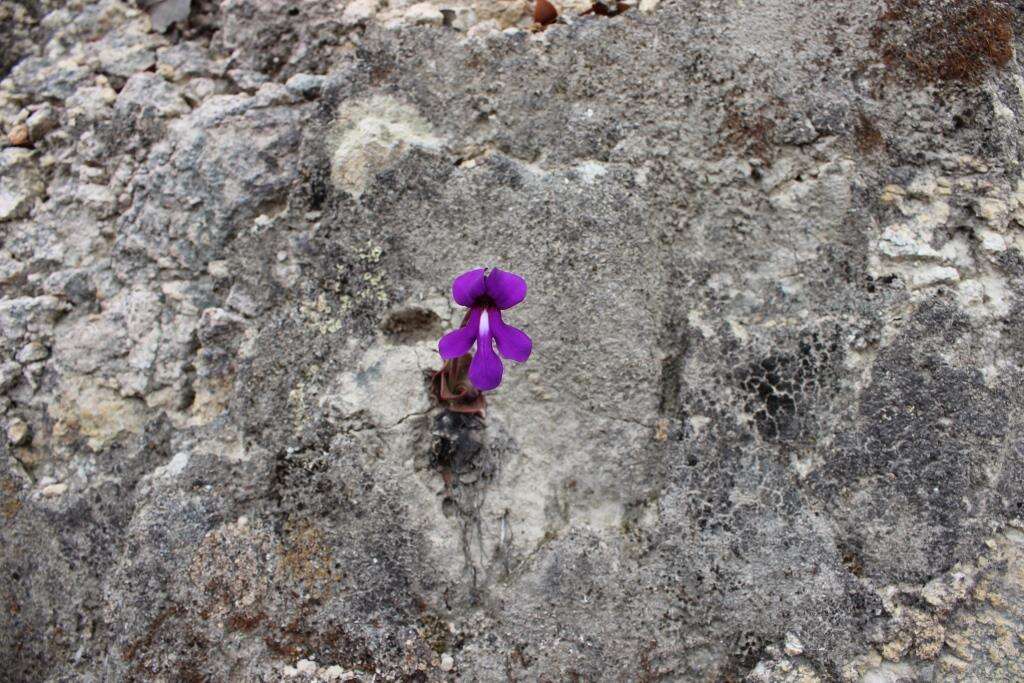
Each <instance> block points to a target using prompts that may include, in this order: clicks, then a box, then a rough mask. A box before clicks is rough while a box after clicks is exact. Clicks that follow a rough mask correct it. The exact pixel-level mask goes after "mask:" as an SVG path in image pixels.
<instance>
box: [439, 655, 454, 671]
mask: <svg viewBox="0 0 1024 683" xmlns="http://www.w3.org/2000/svg"><path fill="white" fill-rule="evenodd" d="M454 668H455V658H454V657H452V656H451V655H450V654H448V653H447V652H445V653H444V654H443V655H441V671H451V670H452V669H454Z"/></svg>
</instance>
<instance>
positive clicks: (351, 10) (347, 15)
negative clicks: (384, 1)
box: [341, 0, 380, 28]
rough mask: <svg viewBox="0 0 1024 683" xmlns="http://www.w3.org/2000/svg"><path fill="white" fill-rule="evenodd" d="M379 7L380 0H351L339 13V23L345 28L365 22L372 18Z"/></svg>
mask: <svg viewBox="0 0 1024 683" xmlns="http://www.w3.org/2000/svg"><path fill="white" fill-rule="evenodd" d="M379 7H380V0H352V1H351V2H349V3H348V5H347V6H346V7H345V11H344V12H342V13H341V23H342V25H343V26H345V27H346V28H351V27H352V26H358V25H360V24H365V23H366V22H368V21H369V20H370V19H373V17H374V15H375V14H377V9H378V8H379Z"/></svg>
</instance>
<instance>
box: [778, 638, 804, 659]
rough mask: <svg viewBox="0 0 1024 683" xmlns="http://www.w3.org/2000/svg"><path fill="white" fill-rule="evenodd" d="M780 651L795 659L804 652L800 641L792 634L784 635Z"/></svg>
mask: <svg viewBox="0 0 1024 683" xmlns="http://www.w3.org/2000/svg"><path fill="white" fill-rule="evenodd" d="M782 649H783V650H784V651H785V653H786V654H787V655H789V656H790V657H796V656H798V655H801V654H803V652H804V644H803V643H801V642H800V639H799V638H797V636H796V634H794V633H787V634H786V642H785V644H784V645H783V648H782Z"/></svg>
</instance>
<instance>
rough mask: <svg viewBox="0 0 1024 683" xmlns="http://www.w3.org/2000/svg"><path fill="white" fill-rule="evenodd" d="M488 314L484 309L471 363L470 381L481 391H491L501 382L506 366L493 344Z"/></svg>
mask: <svg viewBox="0 0 1024 683" xmlns="http://www.w3.org/2000/svg"><path fill="white" fill-rule="evenodd" d="M488 317H489V316H488V314H487V312H486V311H484V313H483V315H482V316H481V317H480V327H479V328H478V329H479V337H478V338H477V342H476V353H475V354H473V361H472V362H471V363H470V364H469V381H470V382H472V383H473V386H475V387H476V388H477V389H479V390H480V391H490V390H491V389H494V388H496V387H497V386H498V385H499V384H501V373H502V372H503V371H504V368H503V367H502V365H501V359H500V358H498V354H496V353H495V352H494V348H493V347H492V346H491V331H490V329H489V321H488Z"/></svg>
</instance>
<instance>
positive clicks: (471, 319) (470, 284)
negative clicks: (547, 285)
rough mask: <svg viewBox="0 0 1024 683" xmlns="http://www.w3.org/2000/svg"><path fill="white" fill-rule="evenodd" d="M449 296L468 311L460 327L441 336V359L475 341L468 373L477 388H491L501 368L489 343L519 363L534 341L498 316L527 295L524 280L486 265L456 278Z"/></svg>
mask: <svg viewBox="0 0 1024 683" xmlns="http://www.w3.org/2000/svg"><path fill="white" fill-rule="evenodd" d="M452 297H453V298H454V299H455V302H456V303H457V304H459V305H460V306H465V307H466V308H468V309H469V311H467V312H466V316H465V318H463V320H462V326H461V327H460V328H459V329H457V330H454V331H452V332H449V333H448V334H446V335H444V336H443V337H441V341H440V342H439V343H438V345H437V349H438V351H440V353H441V358H443V359H444V360H445V361H452V360H454V359H456V358H459V357H461V356H464V355H466V354H467V353H469V352H470V350H471V349H472V348H473V344H474V343H475V344H476V353H475V354H474V355H473V360H472V361H470V363H469V370H468V373H467V374H468V377H469V381H470V382H471V383H472V384H473V386H474V387H476V388H477V389H478V390H479V391H490V390H491V389H494V388H496V387H497V386H498V385H499V384H501V376H502V372H503V371H504V368H503V366H502V364H501V359H500V358H498V354H496V353H495V352H494V347H493V346H492V342H493V343H494V344H497V346H498V352H499V353H501V355H502V356H504V357H505V358H508V359H509V360H514V361H517V362H520V363H522V362H524V361H525V360H526V359H527V358H529V357H530V352H531V351H532V350H533V342H532V341H531V340H530V338H529V337H528V336H526V333H525V332H523V331H522V330H519V329H517V328H515V327H512V326H511V325H507V324H505V321H504V320H502V319H501V312H502V311H505V310H508V309H510V308H512V307H513V306H515V305H516V304H518V303H519V302H520V301H522V300H523V299H525V298H526V280H524V279H523V278H521V277H519V276H518V275H515V274H514V273H508V272H505V271H504V270H499V269H498V268H493V269H491V271H490V272H489V273H488V272H487V269H486V268H477V269H476V270H470V271H467V272H465V273H463V274H462V275H460V276H458V277H457V278H455V280H454V282H452ZM445 365H446V366H448V365H449V363H448V362H446V363H445Z"/></svg>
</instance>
